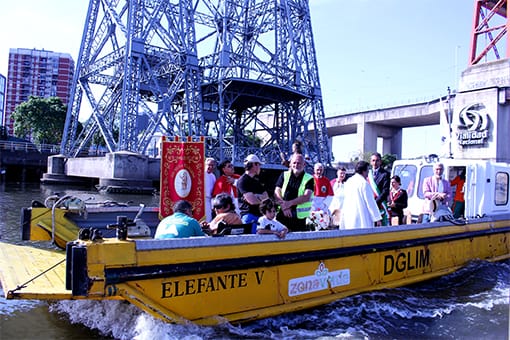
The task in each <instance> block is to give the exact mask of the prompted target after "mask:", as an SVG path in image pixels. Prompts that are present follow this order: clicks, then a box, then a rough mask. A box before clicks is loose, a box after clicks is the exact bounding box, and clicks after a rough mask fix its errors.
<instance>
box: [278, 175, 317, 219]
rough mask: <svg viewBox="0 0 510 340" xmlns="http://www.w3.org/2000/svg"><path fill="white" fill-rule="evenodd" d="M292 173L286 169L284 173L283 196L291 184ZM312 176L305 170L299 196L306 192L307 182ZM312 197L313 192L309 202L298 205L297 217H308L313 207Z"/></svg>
mask: <svg viewBox="0 0 510 340" xmlns="http://www.w3.org/2000/svg"><path fill="white" fill-rule="evenodd" d="M291 173H292V171H291V170H288V171H285V172H284V173H283V187H282V196H283V195H285V190H286V189H287V185H288V184H289V179H290V175H291ZM312 178H313V176H312V175H310V174H308V173H306V172H305V174H304V176H303V178H302V179H301V184H300V185H299V189H298V196H302V195H304V194H305V189H306V183H307V182H308V181H309V180H310V179H312ZM312 199H313V193H312V196H311V197H310V200H309V201H308V202H304V203H301V204H298V205H297V206H296V212H297V218H299V219H303V218H307V217H308V216H309V215H310V210H311V209H312Z"/></svg>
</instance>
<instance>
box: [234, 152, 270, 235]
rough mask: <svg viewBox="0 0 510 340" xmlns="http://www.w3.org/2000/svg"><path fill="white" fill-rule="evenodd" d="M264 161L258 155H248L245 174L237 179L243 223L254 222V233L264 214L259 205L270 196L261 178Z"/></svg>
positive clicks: (245, 162) (245, 161)
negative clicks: (261, 166) (261, 167)
mask: <svg viewBox="0 0 510 340" xmlns="http://www.w3.org/2000/svg"><path fill="white" fill-rule="evenodd" d="M261 164H262V161H261V160H260V159H259V158H258V157H257V155H253V154H251V155H248V157H246V158H245V160H244V170H245V171H244V174H243V175H242V176H241V178H239V179H238V180H237V192H238V195H237V197H238V200H239V210H240V212H241V219H242V221H243V223H253V227H252V233H253V234H255V233H256V232H257V221H258V219H259V217H260V216H262V214H261V212H260V209H259V206H260V203H262V201H263V200H265V199H266V198H269V195H268V194H267V191H266V189H265V187H264V185H263V184H262V182H260V180H259V177H258V176H259V174H260V165H261Z"/></svg>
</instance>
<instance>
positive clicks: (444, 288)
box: [0, 261, 510, 340]
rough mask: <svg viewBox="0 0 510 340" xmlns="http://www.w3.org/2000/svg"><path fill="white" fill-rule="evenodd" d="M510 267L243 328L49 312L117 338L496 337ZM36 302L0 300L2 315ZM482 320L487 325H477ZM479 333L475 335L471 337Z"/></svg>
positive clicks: (121, 309)
mask: <svg viewBox="0 0 510 340" xmlns="http://www.w3.org/2000/svg"><path fill="white" fill-rule="evenodd" d="M509 273H510V261H505V262H502V263H487V262H476V263H474V264H471V265H469V266H468V267H467V268H465V269H462V270H460V271H458V272H456V273H453V274H451V275H448V276H446V277H444V278H438V279H435V280H431V281H427V282H424V283H420V284H416V285H413V286H410V287H403V288H397V289H389V290H383V291H377V292H371V293H366V294H360V295H356V296H351V297H347V298H345V299H342V300H339V301H336V302H334V303H331V304H329V305H326V306H322V307H319V308H316V309H312V310H306V311H302V312H296V313H288V314H284V315H280V316H276V317H272V318H267V319H263V320H258V321H255V322H252V323H248V324H243V325H232V324H229V323H226V324H223V325H219V326H214V327H205V326H197V325H194V324H188V325H174V324H168V323H165V322H163V321H161V320H159V319H155V318H153V317H152V316H150V315H148V314H147V313H144V312H141V311H140V310H138V309H137V308H136V307H134V306H132V305H130V304H129V303H126V302H123V301H117V300H115V301H86V300H83V301H81V300H78V301H60V302H56V303H53V304H51V305H50V311H51V312H52V313H56V314H58V315H60V316H63V317H64V318H65V319H67V320H69V322H70V323H73V324H82V325H84V326H86V327H87V328H89V329H92V330H97V331H98V332H100V334H102V335H103V336H108V337H113V338H116V339H137V340H145V339H147V340H148V339H169V340H170V339H187V340H188V339H189V340H195V339H232V338H235V339H239V338H243V339H254V338H256V339H301V338H307V339H330V338H340V339H383V338H386V337H391V338H408V337H411V338H413V337H430V336H437V337H458V336H461V337H462V335H464V337H465V338H466V339H471V338H472V337H471V338H470V336H472V334H477V335H478V336H479V335H484V334H489V335H490V334H491V332H493V329H494V327H499V328H498V329H499V330H500V331H499V332H500V333H501V332H502V331H501V330H502V329H504V326H505V325H502V324H501V323H502V321H501V320H504V318H501V317H500V318H496V317H495V316H494V315H496V314H498V315H501V314H502V313H503V315H504V313H505V312H506V313H508V296H509V294H510V282H509ZM40 304H41V302H37V301H35V302H31V301H21V303H20V301H15V303H14V302H12V301H7V300H5V299H3V300H0V313H6V314H8V313H12V311H14V310H23V309H24V308H26V309H30V308H34V306H39V305H40ZM480 318H484V320H486V321H485V322H484V323H483V324H482V325H480V324H479V323H480V320H479V319H480ZM474 332H476V333H474Z"/></svg>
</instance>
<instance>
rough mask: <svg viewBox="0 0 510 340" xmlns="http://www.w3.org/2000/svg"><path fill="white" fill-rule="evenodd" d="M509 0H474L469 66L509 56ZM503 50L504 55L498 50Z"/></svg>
mask: <svg viewBox="0 0 510 340" xmlns="http://www.w3.org/2000/svg"><path fill="white" fill-rule="evenodd" d="M508 3H510V1H509V0H497V1H494V0H492V1H491V0H475V8H474V19H473V30H472V33H471V48H470V53H469V66H473V65H476V64H479V63H484V62H487V61H492V60H499V59H501V58H507V59H508V58H510V34H509V33H508V32H509V31H510V22H509V21H508V17H507V10H508ZM502 49H504V50H505V56H502V55H501V54H500V51H501V50H502Z"/></svg>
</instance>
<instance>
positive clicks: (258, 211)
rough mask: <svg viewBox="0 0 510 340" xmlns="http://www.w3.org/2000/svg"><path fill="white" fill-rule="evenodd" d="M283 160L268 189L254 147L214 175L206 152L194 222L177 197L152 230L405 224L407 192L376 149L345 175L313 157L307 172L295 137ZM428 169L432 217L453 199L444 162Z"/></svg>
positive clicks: (192, 232)
mask: <svg viewBox="0 0 510 340" xmlns="http://www.w3.org/2000/svg"><path fill="white" fill-rule="evenodd" d="M282 160H283V161H284V162H285V165H286V166H288V170H286V171H283V172H282V173H281V174H280V175H279V177H278V178H277V180H276V183H275V189H274V191H273V192H268V190H267V189H266V188H267V186H266V184H265V183H263V182H262V181H261V179H260V177H259V175H260V172H261V166H262V165H263V162H262V161H261V160H260V158H259V157H258V156H257V155H255V154H250V155H248V156H247V157H246V158H245V159H244V162H243V165H244V173H243V174H242V175H240V174H236V173H235V170H234V165H233V163H232V161H230V160H224V161H222V162H221V163H219V165H218V170H219V174H220V175H219V177H218V178H216V176H215V174H214V173H215V170H216V161H215V160H214V159H213V158H207V159H206V161H205V169H206V171H205V172H206V174H205V182H204V184H205V185H204V186H205V192H206V193H205V198H206V202H205V221H203V222H202V223H199V222H198V221H197V220H196V219H194V218H193V211H192V205H191V204H190V203H189V202H187V201H178V202H176V203H175V206H174V207H173V211H174V214H172V215H170V216H168V217H166V218H164V219H163V220H162V221H161V222H160V224H159V226H158V228H157V232H156V235H155V237H156V238H180V237H191V236H204V235H214V234H216V233H217V231H218V225H219V224H220V223H225V224H227V225H241V224H243V225H248V227H251V232H252V233H253V234H255V233H256V234H274V235H276V236H277V237H278V238H285V236H286V235H287V233H288V232H296V231H310V230H317V229H331V228H335V229H359V228H373V227H378V226H390V225H393V226H394V225H401V224H406V216H405V214H404V209H405V208H406V207H407V199H408V195H407V192H406V190H405V189H403V188H402V187H401V184H402V183H401V179H400V177H399V176H396V175H395V176H390V173H389V172H388V171H387V170H385V169H384V168H383V167H382V166H381V165H382V159H381V155H380V154H379V153H377V152H375V153H373V154H372V155H371V157H370V163H369V162H365V161H359V162H358V163H357V164H356V166H355V169H354V174H353V175H351V176H348V175H347V170H346V169H345V168H344V167H338V169H337V171H336V177H335V178H333V179H329V178H328V177H326V175H325V171H324V170H325V169H324V165H323V164H321V163H316V164H314V170H313V174H309V173H308V172H306V170H305V168H306V157H305V155H304V154H303V152H302V149H301V146H300V144H298V143H295V145H294V146H293V153H292V154H291V155H290V157H288V158H283V157H282ZM282 164H283V162H282ZM433 169H434V175H433V176H431V177H429V178H426V179H425V181H424V183H423V193H424V196H425V199H426V200H425V201H426V204H425V206H424V210H423V220H422V222H424V223H426V222H429V221H431V220H432V221H433V218H434V214H433V212H434V211H437V210H438V209H440V206H441V205H444V206H449V203H450V202H451V186H450V182H449V181H448V180H446V179H443V178H442V175H443V170H444V167H443V165H442V164H441V163H437V164H435V165H434V168H433ZM462 180H463V177H462V175H460V176H459V178H456V179H455V180H454V181H452V185H456V186H462V184H463V182H462ZM455 202H456V203H457V205H456V208H457V209H456V210H457V211H458V213H459V214H460V211H461V209H463V208H464V207H463V197H460V196H456V198H455ZM317 211H320V212H321V216H327V219H325V220H326V225H322V227H321V228H317V225H314V223H312V222H313V221H314V219H313V218H311V216H313V214H314V212H317Z"/></svg>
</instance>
